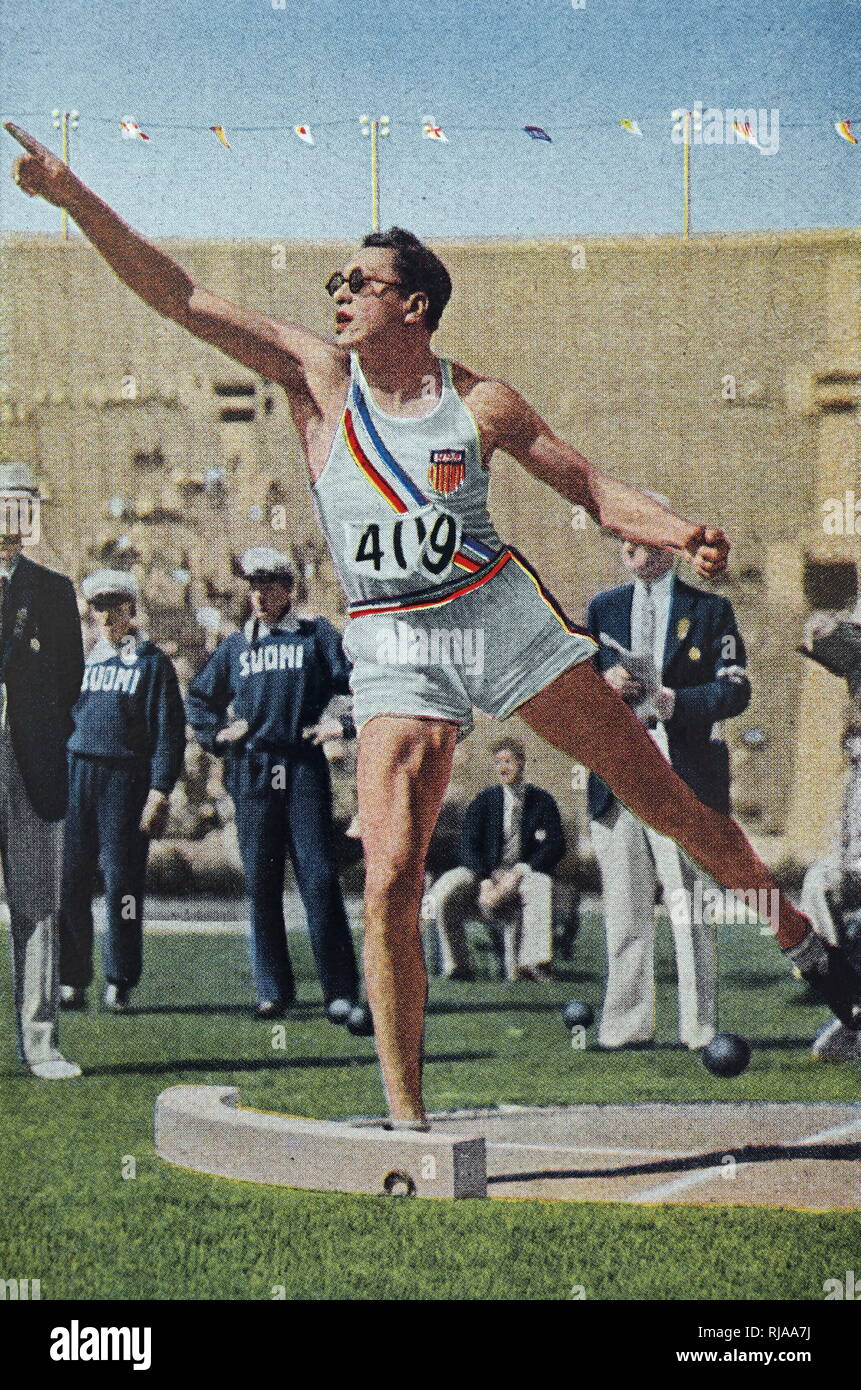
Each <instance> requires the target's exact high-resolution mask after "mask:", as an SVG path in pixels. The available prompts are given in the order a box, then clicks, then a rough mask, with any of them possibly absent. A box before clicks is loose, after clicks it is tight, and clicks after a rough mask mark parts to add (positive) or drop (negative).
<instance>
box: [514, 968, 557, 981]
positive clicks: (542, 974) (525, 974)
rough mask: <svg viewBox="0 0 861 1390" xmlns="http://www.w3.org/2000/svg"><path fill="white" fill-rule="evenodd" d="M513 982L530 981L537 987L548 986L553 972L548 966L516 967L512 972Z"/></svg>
mask: <svg viewBox="0 0 861 1390" xmlns="http://www.w3.org/2000/svg"><path fill="white" fill-rule="evenodd" d="M514 978H515V980H532V981H533V982H534V983H535V984H537V985H546V984H549V983H550V981H551V980H552V979H553V971H552V970H551V968H550V966H549V965H518V967H517V969H516V970H515V972H514Z"/></svg>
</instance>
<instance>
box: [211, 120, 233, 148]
mask: <svg viewBox="0 0 861 1390" xmlns="http://www.w3.org/2000/svg"><path fill="white" fill-rule="evenodd" d="M209 129H210V130H211V131H212V133H213V135H217V136H218V138H219V140H220V141H221V143H222V145H223V146H224V148H225V149H226V150H229V149H230V141H229V140H228V138H227V136H226V135H225V133H224V126H223V125H211V126H210V127H209Z"/></svg>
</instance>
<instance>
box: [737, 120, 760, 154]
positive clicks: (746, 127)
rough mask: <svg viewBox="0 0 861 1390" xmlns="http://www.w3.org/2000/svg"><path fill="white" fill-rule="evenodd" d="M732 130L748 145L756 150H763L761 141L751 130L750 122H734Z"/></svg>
mask: <svg viewBox="0 0 861 1390" xmlns="http://www.w3.org/2000/svg"><path fill="white" fill-rule="evenodd" d="M732 128H733V130H734V131H735V133H736V134H737V135H740V136H741V138H742V140H743V141H744V143H745V144H746V145H753V148H754V149H755V150H758V149H760V148H761V146H760V144H759V141H758V140H757V138H756V136H755V135H754V133H753V131H752V130H751V126H750V121H733V123H732Z"/></svg>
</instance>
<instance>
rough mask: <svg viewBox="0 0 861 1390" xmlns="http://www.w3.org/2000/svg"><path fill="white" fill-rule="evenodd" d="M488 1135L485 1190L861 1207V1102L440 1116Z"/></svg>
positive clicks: (465, 1131) (454, 1130) (445, 1127)
mask: <svg viewBox="0 0 861 1390" xmlns="http://www.w3.org/2000/svg"><path fill="white" fill-rule="evenodd" d="M431 1121H432V1132H433V1133H437V1134H447V1133H450V1134H452V1135H453V1136H454V1135H458V1136H460V1135H463V1136H464V1137H466V1136H467V1135H468V1136H470V1137H474V1136H476V1135H482V1136H483V1137H484V1139H485V1142H486V1146H487V1195H488V1196H489V1197H533V1198H544V1199H548V1198H550V1199H554V1200H557V1201H559V1200H561V1201H573V1202H633V1203H665V1202H667V1203H690V1204H694V1205H701V1204H707V1205H711V1204H714V1205H718V1204H724V1205H727V1204H729V1205H736V1204H738V1205H749V1206H769V1207H794V1208H799V1209H803V1210H809V1211H817V1210H819V1211H821V1210H827V1209H833V1208H844V1209H852V1208H855V1209H858V1208H861V1164H859V1159H861V1104H855V1103H848V1102H847V1103H844V1104H833V1103H830V1102H818V1101H817V1102H807V1103H805V1102H794V1103H781V1104H777V1103H771V1102H757V1101H750V1102H741V1103H725V1102H712V1103H709V1102H701V1103H697V1102H693V1103H688V1104H664V1103H660V1104H658V1103H642V1104H632V1105H564V1106H548V1107H533V1106H505V1107H500V1108H499V1109H494V1110H472V1111H461V1112H457V1113H448V1114H440V1115H432V1116H431Z"/></svg>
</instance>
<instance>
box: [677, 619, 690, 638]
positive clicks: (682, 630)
mask: <svg viewBox="0 0 861 1390" xmlns="http://www.w3.org/2000/svg"><path fill="white" fill-rule="evenodd" d="M690 630H691V622H690V619H689V618H679V621H678V622H677V623H676V636H677V637H678V639H679V641H680V642H684V640H685V638H686V637H687V635H688V633H689V632H690Z"/></svg>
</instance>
